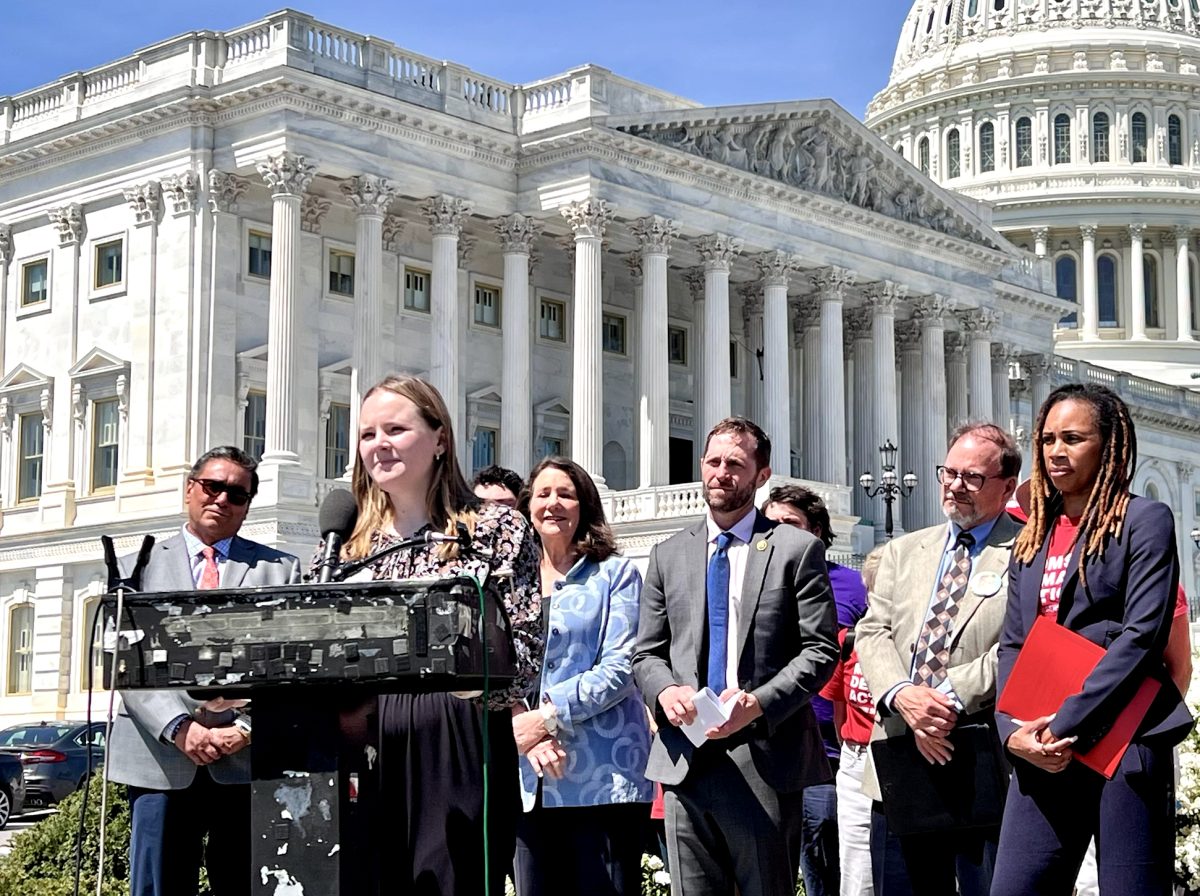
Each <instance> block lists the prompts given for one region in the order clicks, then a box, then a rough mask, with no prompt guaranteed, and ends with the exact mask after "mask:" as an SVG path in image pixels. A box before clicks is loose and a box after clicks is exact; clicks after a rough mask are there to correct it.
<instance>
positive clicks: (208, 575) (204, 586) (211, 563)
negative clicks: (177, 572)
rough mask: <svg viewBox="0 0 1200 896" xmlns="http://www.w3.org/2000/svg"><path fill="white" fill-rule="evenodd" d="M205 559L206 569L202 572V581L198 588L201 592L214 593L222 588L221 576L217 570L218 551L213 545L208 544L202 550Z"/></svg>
mask: <svg viewBox="0 0 1200 896" xmlns="http://www.w3.org/2000/svg"><path fill="white" fill-rule="evenodd" d="M200 553H201V555H202V556H203V557H204V568H203V569H201V570H200V581H199V582H198V583H197V585H196V587H197V588H199V589H200V590H201V591H212V590H213V589H214V588H219V587H221V574H220V572H218V570H217V551H216V548H214V547H213V546H212V545H209V544H206V545H205V546H204V547H203V548H201V550H200Z"/></svg>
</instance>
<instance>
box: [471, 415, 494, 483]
mask: <svg viewBox="0 0 1200 896" xmlns="http://www.w3.org/2000/svg"><path fill="white" fill-rule="evenodd" d="M496 436H497V433H496V430H494V429H489V428H488V427H486V426H480V427H478V428H476V430H475V441H474V442H472V443H471V472H472V474H474V473H478V472H479V471H480V470H482V469H483V468H484V467H490V466H491V465H492V464H494V463H495V462H496Z"/></svg>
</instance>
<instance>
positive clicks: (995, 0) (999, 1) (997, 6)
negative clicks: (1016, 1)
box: [992, 0, 1008, 12]
mask: <svg viewBox="0 0 1200 896" xmlns="http://www.w3.org/2000/svg"><path fill="white" fill-rule="evenodd" d="M1007 4H1008V0H992V9H994V10H995V11H996V12H1004V7H1005V6H1006V5H1007Z"/></svg>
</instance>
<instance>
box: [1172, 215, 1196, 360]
mask: <svg viewBox="0 0 1200 896" xmlns="http://www.w3.org/2000/svg"><path fill="white" fill-rule="evenodd" d="M1190 238H1191V230H1190V228H1188V226H1187V225H1186V224H1180V225H1178V226H1177V227H1176V228H1175V284H1176V286H1175V319H1176V320H1177V321H1178V335H1177V337H1176V338H1178V340H1179V341H1180V342H1194V341H1195V337H1194V336H1192V271H1191V267H1190V266H1189V265H1188V243H1189V241H1190Z"/></svg>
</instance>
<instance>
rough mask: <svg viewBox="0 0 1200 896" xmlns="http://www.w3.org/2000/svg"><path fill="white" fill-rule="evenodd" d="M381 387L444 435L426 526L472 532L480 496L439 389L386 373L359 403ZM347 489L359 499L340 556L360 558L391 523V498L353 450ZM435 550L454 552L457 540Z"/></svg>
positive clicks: (454, 554)
mask: <svg viewBox="0 0 1200 896" xmlns="http://www.w3.org/2000/svg"><path fill="white" fill-rule="evenodd" d="M379 391H387V392H392V393H394V394H396V395H399V396H401V397H402V398H407V399H408V400H409V401H411V402H412V403H413V404H414V405H416V406H417V410H418V411H419V412H420V414H421V417H422V418H423V419H424V420H425V422H426V423H427V424H428V425H429V428H430V429H432V430H434V431H435V432H438V431H440V432H441V434H442V453H441V454H440V455H439V456H438V457H437V458H436V459H435V460H434V462H433V475H432V476H431V477H430V480H429V488H428V490H427V491H426V493H425V510H426V513H427V514H428V516H429V522H430V525H432V526H433V528H434V529H437V530H439V531H442V532H445V533H446V534H447V535H455V534H457V531H458V524H459V523H462V524H464V525H465V526H466V527H467V528H468V529H469V530H470V531H471V532H472V533H473V532H474V531H475V519H476V512H475V511H476V508H477V507H478V499H477V498H476V497H475V494H474V493H473V492H472V491H471V487H470V485H468V484H467V480H466V478H465V477H464V476H463V474H462V470H461V469H460V468H459V466H458V456H457V454H456V452H455V448H454V427H453V424H452V423H451V421H450V411H449V410H448V409H447V408H446V402H445V401H443V400H442V396H441V394H440V393H439V392H438V390H437V389H435V388H434V387H433V386H432V385H431V384H430V383H428V382H426V381H425V380H423V379H419V378H418V377H414V376H398V375H396V374H389V375H388V376H386V377H384V378H383V379H382V380H380V381H379V382H378V383H376V384H375V385H374V386H372V387H371V388H370V390H369V391H368V392H367V394H366V395H364V396H363V402H364V403H365V402H366V400H367V399H368V398H370V397H371V396H372V395H374V394H375V393H376V392H379ZM350 490H351V491H352V492H353V493H354V499H355V501H357V502H358V521H357V522H356V523H355V525H354V532H353V533H351V535H350V538H349V540H348V541H347V542H346V545H345V547H344V548H343V549H342V555H343V557H345V558H346V559H359V558H361V557H365V556H367V554H369V553H370V552H371V535H372V534H373V533H374V532H376V531H378V530H379V529H382V528H384V527H385V526H387V525H388V524H389V523H391V521H392V516H393V513H392V502H391V499H389V498H388V496H387V494H386V493H385V492H384V491H383V489H381V488H380V487H379V486H378V485H376V484H375V481H374V480H373V479H372V478H371V476H370V474H368V473H367V470H366V468H365V467H364V466H363V462H362V456H361V455H359V454H357V453H356V454H355V456H354V473H353V474H352V477H351V486H350ZM437 553H438V556H439V557H440V558H442V559H449V558H453V557H457V556H458V545H456V544H443V545H439V546H438V549H437Z"/></svg>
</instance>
